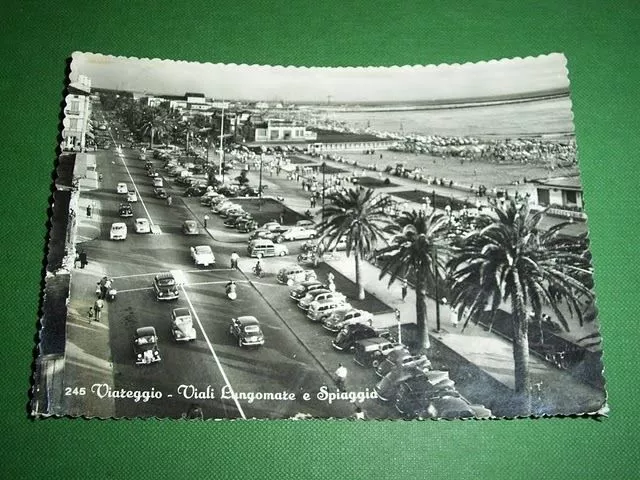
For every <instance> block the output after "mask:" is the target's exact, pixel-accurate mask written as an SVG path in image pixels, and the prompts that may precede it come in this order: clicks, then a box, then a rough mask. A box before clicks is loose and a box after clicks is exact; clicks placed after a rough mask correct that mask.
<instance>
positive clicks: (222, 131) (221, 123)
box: [219, 100, 224, 184]
mask: <svg viewBox="0 0 640 480" xmlns="http://www.w3.org/2000/svg"><path fill="white" fill-rule="evenodd" d="M223 140H224V100H223V101H222V118H221V120H220V164H219V168H220V175H221V176H222V184H224V169H223V168H222V163H223V158H224V148H223Z"/></svg>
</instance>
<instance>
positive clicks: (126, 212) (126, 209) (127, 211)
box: [118, 203, 133, 218]
mask: <svg viewBox="0 0 640 480" xmlns="http://www.w3.org/2000/svg"><path fill="white" fill-rule="evenodd" d="M118 215H120V216H121V217H122V218H128V217H133V210H132V209H131V205H130V204H128V203H121V204H120V206H119V207H118Z"/></svg>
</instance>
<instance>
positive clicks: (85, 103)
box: [61, 75, 93, 151]
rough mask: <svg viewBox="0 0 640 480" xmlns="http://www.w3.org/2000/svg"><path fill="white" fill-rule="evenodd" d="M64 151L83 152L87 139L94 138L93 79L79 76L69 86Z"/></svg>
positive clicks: (65, 113)
mask: <svg viewBox="0 0 640 480" xmlns="http://www.w3.org/2000/svg"><path fill="white" fill-rule="evenodd" d="M62 125H63V127H64V128H63V130H62V145H61V149H62V150H63V151H83V150H84V149H85V147H86V145H87V138H93V133H92V130H93V127H92V125H91V79H90V78H89V77H87V76H85V75H79V76H78V80H77V81H75V82H72V83H70V84H69V87H68V88H67V96H66V98H65V108H64V120H63V122H62Z"/></svg>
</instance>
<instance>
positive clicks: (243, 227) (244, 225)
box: [236, 220, 258, 233]
mask: <svg viewBox="0 0 640 480" xmlns="http://www.w3.org/2000/svg"><path fill="white" fill-rule="evenodd" d="M256 228H258V222H256V221H255V220H242V221H241V222H239V223H237V224H236V229H237V230H238V231H239V232H241V233H249V232H253V231H254V230H255V229H256Z"/></svg>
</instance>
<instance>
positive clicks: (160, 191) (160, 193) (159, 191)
mask: <svg viewBox="0 0 640 480" xmlns="http://www.w3.org/2000/svg"><path fill="white" fill-rule="evenodd" d="M153 194H154V195H155V196H156V198H167V196H168V195H167V191H166V190H165V189H164V188H162V187H156V188H154V189H153Z"/></svg>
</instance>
